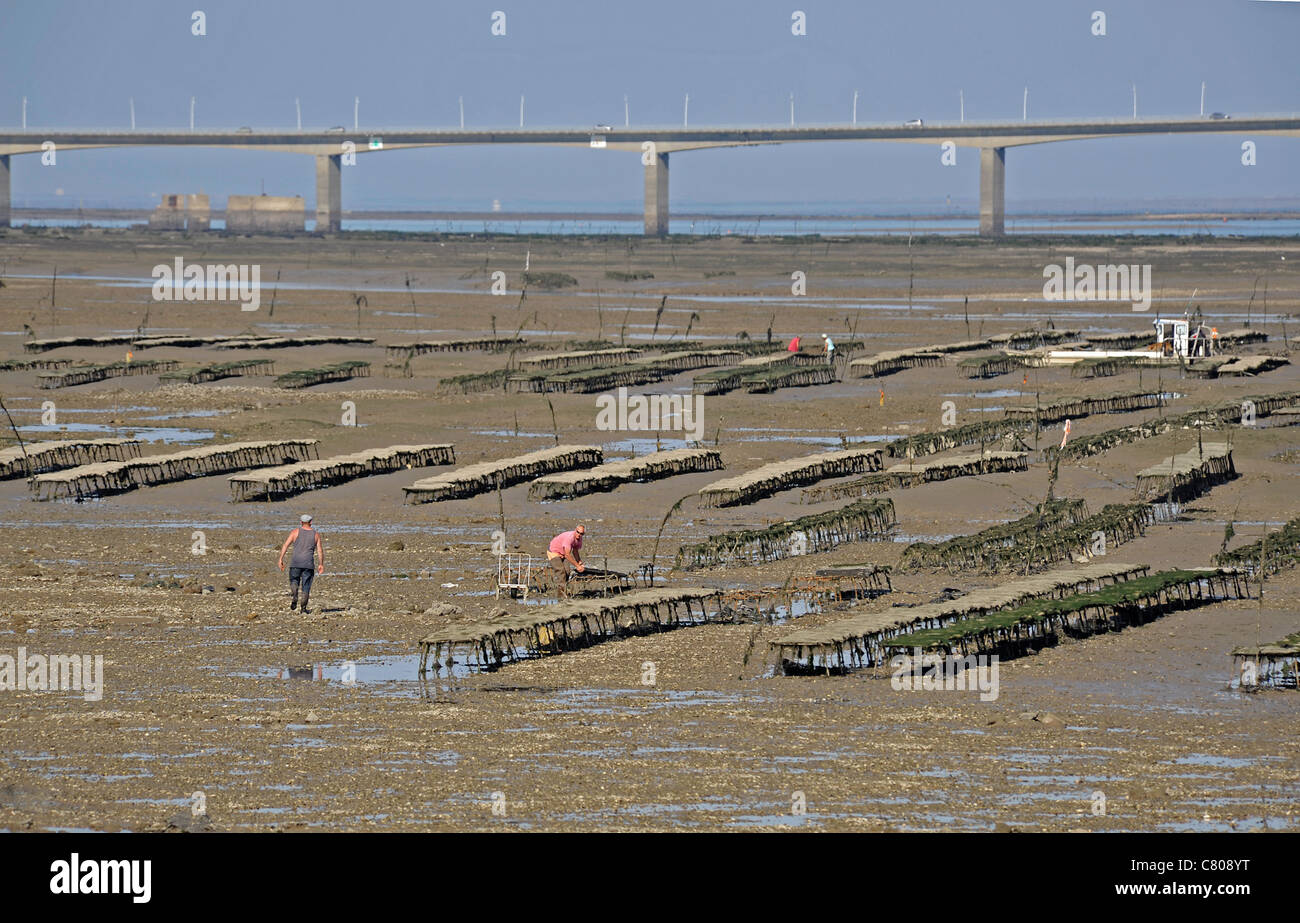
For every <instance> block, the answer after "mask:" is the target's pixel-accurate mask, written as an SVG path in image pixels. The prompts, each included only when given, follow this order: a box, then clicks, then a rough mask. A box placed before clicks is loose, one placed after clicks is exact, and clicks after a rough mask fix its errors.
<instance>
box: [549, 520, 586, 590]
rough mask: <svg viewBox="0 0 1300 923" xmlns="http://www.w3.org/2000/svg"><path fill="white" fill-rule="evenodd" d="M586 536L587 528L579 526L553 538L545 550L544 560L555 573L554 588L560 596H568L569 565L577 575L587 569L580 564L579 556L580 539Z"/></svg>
mask: <svg viewBox="0 0 1300 923" xmlns="http://www.w3.org/2000/svg"><path fill="white" fill-rule="evenodd" d="M586 534H587V527H586V526H583V525H579V526H578V527H577V528H575V529H573V530H571V531H569V532H561V533H560V534H559V535H557V536H555V538H553V539H551V544H550V545H549V546H548V547H547V549H546V560H547V561H549V562H550V564H551V568H552V569H553V570H554V571H555V579H556V581H557V584H556V588H557V592H558V595H560V596H568V595H569V565H570V564H572V565H573V566H574V569H575V570H577V572H578V573H582V572H583V571H585V570H586V569H587V568H586V565H584V564H583V563H582V554H581V549H582V537H583V536H584V535H586Z"/></svg>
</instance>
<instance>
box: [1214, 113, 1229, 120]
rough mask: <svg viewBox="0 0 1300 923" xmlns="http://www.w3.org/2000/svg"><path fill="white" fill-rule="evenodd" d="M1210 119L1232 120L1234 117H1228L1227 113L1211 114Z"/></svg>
mask: <svg viewBox="0 0 1300 923" xmlns="http://www.w3.org/2000/svg"><path fill="white" fill-rule="evenodd" d="M1210 118H1212V119H1230V118H1232V116H1230V115H1228V113H1226V112H1211V113H1210Z"/></svg>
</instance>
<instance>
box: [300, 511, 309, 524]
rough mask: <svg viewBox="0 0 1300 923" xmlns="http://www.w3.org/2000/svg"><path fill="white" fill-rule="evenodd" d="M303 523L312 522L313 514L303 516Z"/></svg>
mask: <svg viewBox="0 0 1300 923" xmlns="http://www.w3.org/2000/svg"><path fill="white" fill-rule="evenodd" d="M301 521H302V522H311V513H303V514H302V520H301Z"/></svg>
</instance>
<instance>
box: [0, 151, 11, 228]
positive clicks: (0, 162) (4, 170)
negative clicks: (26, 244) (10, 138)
mask: <svg viewBox="0 0 1300 923" xmlns="http://www.w3.org/2000/svg"><path fill="white" fill-rule="evenodd" d="M7 227H9V155H8V154H0V228H7Z"/></svg>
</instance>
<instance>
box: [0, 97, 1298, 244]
mask: <svg viewBox="0 0 1300 923" xmlns="http://www.w3.org/2000/svg"><path fill="white" fill-rule="evenodd" d="M1200 134H1234V135H1249V136H1250V137H1251V138H1254V137H1258V136H1265V135H1281V136H1284V137H1300V116H1297V115H1295V114H1292V115H1251V116H1233V117H1232V118H1212V117H1208V118H1207V117H1195V118H1143V119H1105V120H1095V119H1094V120H1085V121H1078V120H1069V121H1064V120H1062V121H1053V120H1049V121H1020V122H933V123H927V124H924V125H899V124H888V125H879V124H877V125H865V124H864V125H826V126H820V127H808V128H798V127H791V128H746V127H713V128H610V129H608V130H603V126H602V127H601V128H596V129H592V128H575V129H505V130H497V131H491V130H485V131H470V130H464V129H460V130H443V129H437V130H434V129H394V130H371V131H358V130H353V131H348V130H334V131H261V130H259V131H246V130H241V131H102V130H93V131H91V130H86V131H78V130H71V129H59V130H53V129H51V130H26V131H12V130H0V227H8V226H9V223H10V158H11V157H13V156H15V155H20V154H39V153H41V151H42V149H43V148H42V145H44V144H45V143H46V142H53V143H54V144H55V145H56V148H57V150H58V151H60V152H62V151H67V150H85V149H90V148H109V147H227V148H238V149H244V150H264V151H284V152H288V153H292V154H307V155H311V156H314V157H315V158H316V230H317V231H318V232H329V231H338V230H339V229H340V226H341V223H342V169H341V167H342V165H343V158H344V157H346V156H348V155H350V154H353V153H355V154H356V155H361V154H373V153H377V152H382V151H392V150H402V149H406V148H415V147H442V146H446V145H453V144H546V145H555V146H568V147H588V148H593V147H594V148H601V149H604V150H614V151H635V152H637V153H640V154H641V162H642V164H643V165H644V168H645V233H646V234H647V235H650V236H661V237H662V236H665V235H667V233H668V159H669V157H670V156H671V155H673V154H677V153H679V152H682V151H696V150H704V149H707V148H718V147H745V146H753V145H762V144H791V143H796V142H808V141H892V142H899V143H905V144H928V145H936V146H937V145H942V144H943V143H945V142H951V143H952V144H954V145H956V146H958V147H968V148H978V149H979V152H980V234H981V235H986V236H988V235H1000V234H1002V233H1003V231H1004V217H1003V216H1004V202H1005V177H1006V151H1007V148H1009V147H1020V146H1023V145H1027V144H1049V143H1053V142H1060V141H1079V140H1084V139H1090V138H1109V137H1115V136H1133V135H1200Z"/></svg>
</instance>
